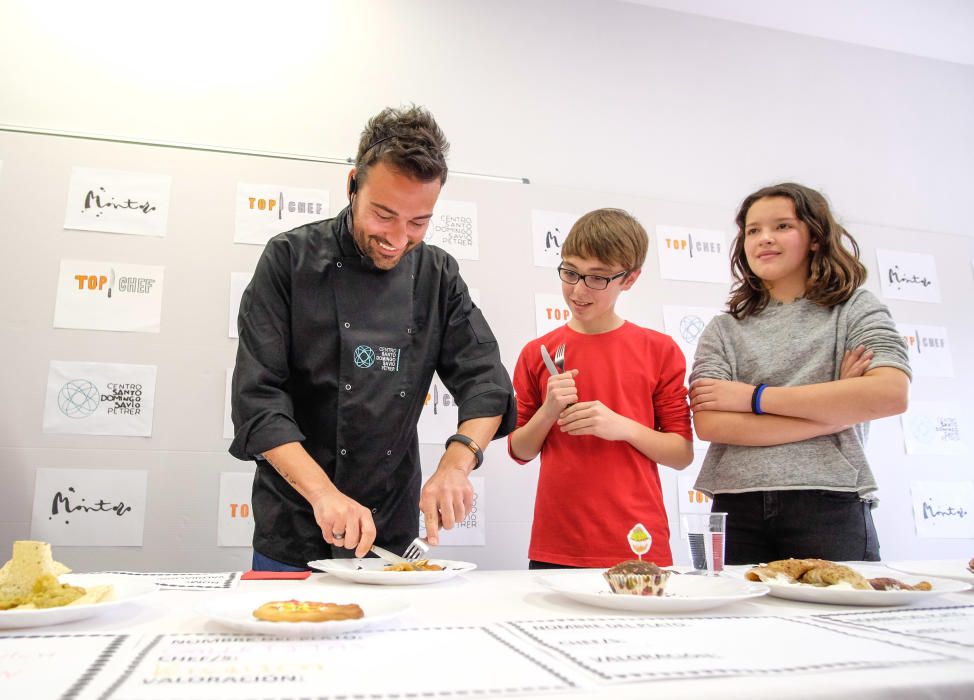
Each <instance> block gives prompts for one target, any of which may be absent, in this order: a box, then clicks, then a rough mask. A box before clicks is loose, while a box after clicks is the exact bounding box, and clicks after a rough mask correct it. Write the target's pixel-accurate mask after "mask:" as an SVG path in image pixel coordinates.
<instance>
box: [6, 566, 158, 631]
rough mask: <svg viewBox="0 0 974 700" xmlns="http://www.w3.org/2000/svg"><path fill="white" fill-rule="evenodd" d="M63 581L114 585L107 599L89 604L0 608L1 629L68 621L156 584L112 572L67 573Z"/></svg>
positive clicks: (147, 590) (119, 602)
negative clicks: (12, 608)
mask: <svg viewBox="0 0 974 700" xmlns="http://www.w3.org/2000/svg"><path fill="white" fill-rule="evenodd" d="M58 581H60V582H61V583H69V584H71V585H72V586H81V587H83V588H89V587H90V586H103V585H111V586H112V592H111V593H110V594H109V599H108V600H103V601H101V602H99V603H89V604H87V605H65V606H63V607H60V608H41V609H38V610H0V629H17V628H21V627H45V626H47V625H61V624H64V623H65V622H74V621H75V620H84V619H86V618H89V617H93V616H95V615H100V614H101V613H103V612H105V611H106V610H112V609H114V608H117V607H118V606H120V605H125V604H126V603H129V602H131V601H133V600H135V599H137V598H139V597H141V596H144V595H146V594H148V593H152V592H153V591H155V590H157V589H156V584H154V583H152V582H151V581H146V580H143V579H142V577H141V576H139V577H135V576H119V575H113V574H64V575H62V576H59V577H58Z"/></svg>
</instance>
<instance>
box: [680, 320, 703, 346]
mask: <svg viewBox="0 0 974 700" xmlns="http://www.w3.org/2000/svg"><path fill="white" fill-rule="evenodd" d="M703 327H704V323H703V321H702V320H701V319H700V317H699V316H684V317H683V318H682V319H681V320H680V335H681V336H683V340H685V341H686V342H688V343H695V342H697V338H699V337H700V334H701V333H703Z"/></svg>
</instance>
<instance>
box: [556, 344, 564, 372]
mask: <svg viewBox="0 0 974 700" xmlns="http://www.w3.org/2000/svg"><path fill="white" fill-rule="evenodd" d="M555 367H557V368H558V373H559V374H561V373H563V372H564V371H565V344H564V343H562V344H561V345H559V346H558V347H557V348H555Z"/></svg>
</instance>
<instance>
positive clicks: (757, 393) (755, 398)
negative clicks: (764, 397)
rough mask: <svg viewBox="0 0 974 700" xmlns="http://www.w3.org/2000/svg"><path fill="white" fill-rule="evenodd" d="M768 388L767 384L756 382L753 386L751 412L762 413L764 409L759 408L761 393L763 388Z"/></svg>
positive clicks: (760, 414) (761, 414)
mask: <svg viewBox="0 0 974 700" xmlns="http://www.w3.org/2000/svg"><path fill="white" fill-rule="evenodd" d="M767 388H768V385H767V384H758V385H757V386H756V387H754V393H753V394H751V413H755V414H757V415H759V416H763V415H764V411H762V410H761V394H763V393H764V390H765V389H767Z"/></svg>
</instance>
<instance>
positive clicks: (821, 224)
mask: <svg viewBox="0 0 974 700" xmlns="http://www.w3.org/2000/svg"><path fill="white" fill-rule="evenodd" d="M766 197H787V198H788V199H790V200H791V201H792V202H794V204H795V215H796V216H797V217H798V219H799V220H801V221H803V222H804V223H805V224H806V225H807V226H808V233H809V239H810V243H813V244H814V243H817V244H818V245H817V246H813V248H814V250H812V251H811V253H810V254H809V272H808V282H807V284H806V286H805V298H806V299H808V300H809V301H811V302H814V303H816V304H818V305H820V306H826V307H832V306H835V305H836V304H841V303H843V302H845V301H848V300H849V297H851V296H852V293H853V292H855V291H856V289H858V288H859V287H860V286H861V285H862V283H863V282H864V281H865V280H866V266H865V265H863V264H862V262H860V260H859V244H858V243H856V239H855V238H853V237H852V235H851V234H850V233H849V232H848V231H846V230H845V228H843V227H842V226H841V225H840V224H839V223H838V222H837V221H836V220H835V217H833V216H832V211H831V210H830V209H829V203H828V202H827V201H826V199H825V197H823V196H822V194H821V193H820V192H818V191H816V190H813V189H812V188H810V187H805V186H804V185H799V184H796V183H794V182H782V183H781V184H778V185H771V186H769V187H763V188H761V189H760V190H758V191H757V192H754V193H753V194H749V195H748V196H747V197H746V198H745V199H744V201H743V202H741V207H740V209H738V211H737V218H736V222H737V237H736V238H735V239H734V244H733V248H732V249H731V272H732V273H733V275H734V280H735V282H734V285H733V286H732V287H731V294H730V298H729V299H728V300H727V310H728V311H729V313H730V315H731V316H733V317H734V318H737V319H742V318H747V317H748V316H750V315H752V314H756V313H758V312H760V311H762V310H763V309H764V308H765V307H766V306H767V305H768V302H769V301H770V300H771V295H770V293H769V292H768V290H767V287H765V285H764V282H763V281H762V280H761V278H760V277H758V276H757V275H756V274H754V271H753V270H751V266H750V265H748V263H747V256H746V255H745V254H744V227H745V225H746V224H747V213H748V210H750V208H751V207H752V206H753V205H754V203H755V202H757V201H758V200H759V199H764V198H766ZM843 238H848V239H849V243H850V244H851V246H852V250H851V251H850V250H849V249H848V248H846V247H845V245H843V242H842V239H843Z"/></svg>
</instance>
